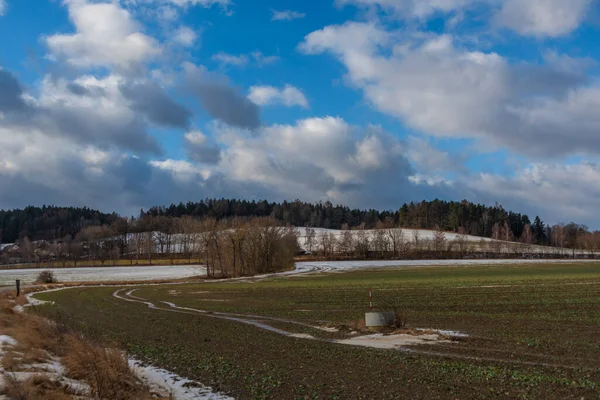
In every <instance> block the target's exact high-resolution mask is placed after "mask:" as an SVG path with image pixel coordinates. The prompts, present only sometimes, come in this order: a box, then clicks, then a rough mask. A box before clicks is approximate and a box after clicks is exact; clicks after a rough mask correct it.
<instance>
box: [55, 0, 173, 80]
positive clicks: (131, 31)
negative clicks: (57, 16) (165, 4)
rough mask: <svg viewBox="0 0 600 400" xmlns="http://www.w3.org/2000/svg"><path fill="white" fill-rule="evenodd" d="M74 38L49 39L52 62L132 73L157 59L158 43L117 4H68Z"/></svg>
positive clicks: (81, 0) (80, 1) (80, 0)
mask: <svg viewBox="0 0 600 400" xmlns="http://www.w3.org/2000/svg"><path fill="white" fill-rule="evenodd" d="M65 4H66V6H67V8H68V11H69V18H70V19H71V21H72V22H73V24H74V25H75V30H76V32H75V33H74V34H56V35H52V36H49V37H47V38H46V44H47V45H48V48H49V50H50V54H51V56H52V57H53V58H55V59H59V60H63V59H64V60H65V61H66V62H68V63H69V64H71V65H73V66H76V67H83V68H88V67H118V68H123V69H130V68H133V67H136V66H138V65H139V64H140V63H143V62H144V61H147V60H148V59H150V58H152V57H154V56H156V55H158V54H159V53H160V51H161V49H160V46H159V44H158V43H157V41H156V40H154V39H153V38H151V37H150V36H147V35H145V34H143V33H142V32H140V27H139V26H138V24H137V23H136V22H135V21H134V20H133V19H132V18H131V15H130V14H129V12H128V11H127V10H125V9H123V8H121V7H119V6H118V5H117V4H115V3H89V2H88V1H87V0H68V1H66V2H65Z"/></svg>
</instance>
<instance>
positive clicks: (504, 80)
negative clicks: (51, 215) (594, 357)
mask: <svg viewBox="0 0 600 400" xmlns="http://www.w3.org/2000/svg"><path fill="white" fill-rule="evenodd" d="M599 11H600V4H599V2H598V1H597V0H572V1H570V2H568V4H567V2H564V1H562V0H528V1H521V0H446V1H437V0H331V1H313V2H300V1H291V0H288V1H267V0H260V1H236V2H234V1H231V0H113V1H107V0H66V1H43V0H35V1H34V0H19V1H17V0H0V15H1V16H0V39H1V42H2V47H1V48H0V116H1V117H0V187H2V190H0V208H12V207H22V206H25V205H27V204H46V203H57V204H64V205H88V206H91V207H96V208H100V209H102V210H107V211H112V210H116V211H118V212H121V213H124V214H129V213H134V212H136V211H137V210H139V208H141V207H149V206H151V205H155V204H165V203H170V202H179V201H183V202H185V201H193V200H199V199H203V198H206V197H222V196H223V197H243V198H249V199H260V198H267V199H270V200H283V199H288V200H293V199H296V198H300V199H302V200H306V201H320V200H323V201H325V200H330V201H332V202H334V203H342V204H348V205H350V206H355V207H364V208H370V207H376V208H389V209H395V208H398V207H399V206H400V205H401V204H402V203H404V202H407V201H420V200H422V199H433V198H436V197H437V198H442V199H448V200H461V199H463V198H466V199H468V200H470V201H474V202H483V203H488V204H489V203H494V202H500V203H502V204H504V205H505V207H507V208H511V209H514V210H516V211H519V212H526V213H529V214H531V215H532V216H534V215H537V214H539V215H540V216H541V217H542V218H543V219H545V220H546V221H548V222H569V221H571V220H575V221H577V222H581V223H585V224H588V225H590V226H591V227H598V226H600V217H598V216H597V213H596V203H597V202H596V200H597V199H598V198H599V196H600V179H599V178H600V167H598V164H597V161H598V153H600V129H599V128H600V115H599V113H598V112H597V110H598V106H600V82H599V81H598V74H599V66H598V60H599V59H600V54H599V52H600V49H599V48H598V46H597V45H595V42H596V39H597V37H598V33H599V23H600V18H599V17H600V14H599Z"/></svg>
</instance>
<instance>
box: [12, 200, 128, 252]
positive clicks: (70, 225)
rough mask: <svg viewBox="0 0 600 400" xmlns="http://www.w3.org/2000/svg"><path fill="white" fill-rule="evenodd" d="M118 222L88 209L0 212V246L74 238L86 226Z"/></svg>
mask: <svg viewBox="0 0 600 400" xmlns="http://www.w3.org/2000/svg"><path fill="white" fill-rule="evenodd" d="M117 219H119V215H117V214H116V213H113V214H105V213H102V212H100V211H98V210H92V209H90V208H87V207H83V208H77V207H55V206H43V207H32V206H30V207H26V208H24V209H22V210H20V209H15V210H0V243H14V242H16V241H17V240H19V239H23V238H25V237H27V238H29V240H34V241H35V240H54V239H62V238H64V237H65V236H67V235H68V236H71V237H72V238H74V237H75V236H76V235H77V234H78V233H79V232H80V231H81V230H82V229H83V228H86V227H88V226H100V225H110V224H112V223H113V222H114V221H116V220H117Z"/></svg>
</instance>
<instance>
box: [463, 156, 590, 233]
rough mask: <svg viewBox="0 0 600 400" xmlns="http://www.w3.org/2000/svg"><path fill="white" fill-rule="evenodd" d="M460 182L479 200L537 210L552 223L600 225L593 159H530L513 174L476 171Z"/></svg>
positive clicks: (533, 211) (531, 210)
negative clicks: (529, 163)
mask: <svg viewBox="0 0 600 400" xmlns="http://www.w3.org/2000/svg"><path fill="white" fill-rule="evenodd" d="M463 185H464V187H465V189H466V190H465V192H466V193H471V195H472V196H473V197H475V198H478V199H481V200H482V201H486V202H490V201H499V202H501V203H502V204H503V205H504V206H505V207H507V208H511V207H512V208H518V209H522V210H524V211H526V212H529V213H530V214H533V215H535V214H534V213H536V214H537V213H539V214H540V215H541V216H542V219H547V220H549V222H552V223H557V222H565V223H568V222H570V221H576V222H585V223H586V224H588V225H590V226H594V227H596V228H597V227H598V226H600V217H599V216H598V213H597V201H596V199H598V198H599V196H600V166H599V165H598V164H597V163H588V162H581V163H577V164H560V163H533V164H531V165H528V166H526V167H525V168H522V169H519V170H517V171H515V174H514V176H501V175H498V174H480V175H476V176H473V177H472V178H471V179H469V180H465V182H464V183H463ZM543 199H546V201H543Z"/></svg>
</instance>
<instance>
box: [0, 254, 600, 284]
mask: <svg viewBox="0 0 600 400" xmlns="http://www.w3.org/2000/svg"><path fill="white" fill-rule="evenodd" d="M580 262H597V260H569V259H565V260H391V261H307V262H299V263H296V269H295V270H294V271H287V272H282V273H279V274H268V275H259V276H255V277H253V278H252V279H260V278H264V277H267V276H272V275H298V274H304V273H311V272H342V271H348V270H353V269H371V268H395V267H398V268H402V267H428V266H468V265H505V264H519V265H525V264H559V263H563V264H564V263H580ZM51 270H52V271H54V273H55V275H56V277H57V278H58V280H59V282H63V283H67V282H107V283H110V282H124V281H132V282H133V281H152V280H169V279H182V278H189V277H193V276H201V275H205V274H206V269H205V267H203V266H198V265H185V266H184V265H181V266H169V265H164V266H152V267H104V268H66V269H62V268H57V269H51ZM40 271H41V270H39V269H14V270H0V286H13V285H14V284H15V280H16V279H20V280H21V284H23V285H26V284H30V283H33V282H34V281H35V279H36V278H37V276H38V274H39V273H40ZM247 279H250V278H237V280H247Z"/></svg>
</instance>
